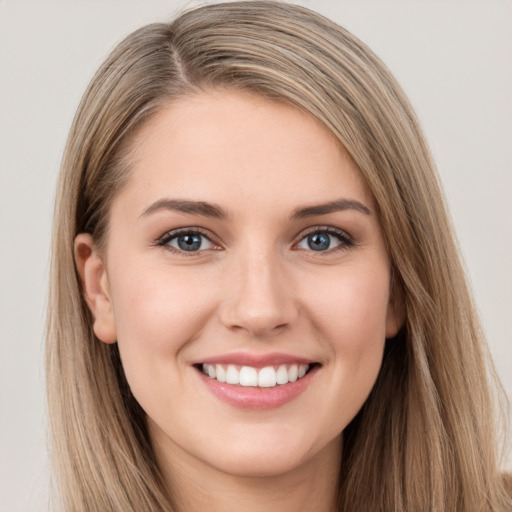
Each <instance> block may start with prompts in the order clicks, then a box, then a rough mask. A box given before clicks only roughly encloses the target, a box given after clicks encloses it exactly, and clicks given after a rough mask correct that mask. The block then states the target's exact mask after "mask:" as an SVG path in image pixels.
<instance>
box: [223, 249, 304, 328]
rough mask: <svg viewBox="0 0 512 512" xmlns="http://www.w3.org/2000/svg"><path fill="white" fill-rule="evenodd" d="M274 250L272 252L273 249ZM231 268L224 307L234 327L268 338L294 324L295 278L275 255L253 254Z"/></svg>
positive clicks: (225, 316)
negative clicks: (292, 279) (287, 274)
mask: <svg viewBox="0 0 512 512" xmlns="http://www.w3.org/2000/svg"><path fill="white" fill-rule="evenodd" d="M269 252H270V251H269ZM240 259H241V261H237V263H236V265H233V266H232V267H231V272H229V274H230V275H229V279H228V280H227V281H226V285H227V290H226V293H225V297H224V298H225V300H224V302H223V304H222V307H221V313H220V316H221V321H222V323H223V324H224V325H225V326H226V327H227V328H229V329H230V330H240V331H245V332H247V333H249V334H251V335H252V336H254V337H260V338H261V337H268V336H272V335H275V334H277V333H278V332H280V331H283V330H284V329H286V328H287V327H289V326H291V325H292V324H293V322H294V321H295V320H296V318H297V316H298V307H297V303H296V301H295V300H294V296H293V286H292V283H291V280H290V279H289V278H287V276H286V273H285V272H284V270H283V267H282V265H280V263H279V261H278V257H277V256H276V255H275V254H261V253H260V254H251V255H247V256H245V257H242V258H240Z"/></svg>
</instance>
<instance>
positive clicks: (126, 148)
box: [47, 1, 510, 511]
mask: <svg viewBox="0 0 512 512" xmlns="http://www.w3.org/2000/svg"><path fill="white" fill-rule="evenodd" d="M58 197H59V200H58V204H57V206H56V214H55V232H54V252H53V262H52V278H51V279H52V286H51V292H50V308H49V323H48V325H49V327H48V353H47V357H48V394H49V403H50V417H51V421H52V433H53V443H54V461H55V466H56V471H57V483H58V487H59V491H60V493H61V497H62V502H63V506H64V509H65V510H68V511H73V510H77V511H78V510H80V511H82V510H89V509H91V510H155V511H156V510H178V511H181V510H187V511H194V510H204V509H206V508H210V509H213V510H219V511H222V510H232V509H233V508H234V507H236V508H237V509H238V508H244V509H246V510H281V511H286V510H292V509H293V510H314V511H324V510H325V511H332V510H343V511H352V510H354V511H355V510H382V511H388V510H458V511H469V510H489V511H491V510H507V509H509V508H510V498H509V497H508V496H507V495H506V492H505V482H504V480H503V477H502V476H501V475H500V471H499V467H498V461H497V456H496V440H495V432H494V428H495V424H494V420H493V405H492V387H491V385H490V378H491V377H492V372H489V371H488V367H487V362H486V351H485V346H484V343H483V341H482V335H481V332H480V329H479V325H478V321H477V318H476V315H475V313H474V309H473V305H472V302H471V298H470V296H469V293H468V290H467V286H466V283H465V278H464V274H463V271H462V268H461V265H460V260H459V257H458V255H457V250H456V247H455V244H454V240H453V235H452V232H451V228H450V225H449V222H448V219H447V215H446V211H445V208H444V205H443V200H442V195H441V192H440V190H439V184H438V182H437V177H436V174H435V171H434V165H433V163H432V161H431V158H430V156H429V153H428V149H427V147H426V144H425V142H424V139H423V136H422V134H421V131H420V128H419V126H418V123H417V121H416V119H415V117H414V114H413V112H412V109H411V107H410V105H409V104H408V102H407V100H406V98H405V97H404V95H403V93H402V92H401V90H400V88H399V86H398V85H397V84H396V82H395V81H394V79H393V78H392V77H391V76H390V74H389V72H388V71H387V70H386V68H385V67H384V66H383V65H382V63H381V62H380V61H379V60H378V59H377V58H376V57H375V56H374V55H373V53H372V52H371V51H370V50H369V49H368V48H367V47H365V46H364V45H363V44H362V43H361V42H359V41H358V40H357V39H356V38H354V37H353V36H352V35H351V34H349V33H348V32H347V31H345V30H344V29H342V28H340V27H338V26H337V25H335V24H333V23H332V22H330V21H328V20H326V19H325V18H323V17H321V16H319V15H317V14H315V13H312V12H311V11H309V10H307V9H304V8H301V7H297V6H292V5H282V4H279V3H274V2H259V1H255V2H235V3H229V4H218V5H211V6H207V7H203V8H200V9H196V10H194V11H190V12H188V13H185V14H183V15H182V16H180V17H179V18H178V19H176V20H175V21H174V22H172V23H170V24H156V25H150V26H147V27H144V28H142V29H140V30H138V31H136V32H135V33H133V34H132V35H130V36H128V38H127V39H126V40H125V41H124V42H122V43H121V44H120V45H119V46H118V47H117V48H116V49H115V50H114V51H113V53H112V54H111V55H110V57H109V58H108V59H107V61H106V62H105V63H104V64H103V66H102V67H101V68H100V70H99V71H98V73H97V74H96V76H95V77H94V79H93V81H92V82H91V85H90V86H89V88H88V90H87V92H86V94H85V96H84V98H83V100H82V103H81V105H80V107H79V110H78V113H77V115H76V118H75V121H74V124H73V126H72V129H71V133H70V136H69V140H68V145H67V148H66V153H65V156H64V161H63V166H62V174H61V180H60V184H59V192H58Z"/></svg>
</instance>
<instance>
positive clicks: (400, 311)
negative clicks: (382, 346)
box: [386, 278, 405, 339]
mask: <svg viewBox="0 0 512 512" xmlns="http://www.w3.org/2000/svg"><path fill="white" fill-rule="evenodd" d="M404 322H405V305H404V300H403V296H402V293H401V290H400V287H399V286H398V285H397V284H396V282H394V279H393V278H392V282H391V290H390V292H389V302H388V309H387V312H386V339H389V338H394V337H395V336H396V335H397V334H398V331H399V330H400V329H401V328H402V326H403V325H404Z"/></svg>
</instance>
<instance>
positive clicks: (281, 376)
mask: <svg viewBox="0 0 512 512" xmlns="http://www.w3.org/2000/svg"><path fill="white" fill-rule="evenodd" d="M276 382H277V383H278V384H288V370H287V369H286V366H285V365H284V364H282V365H281V366H280V367H279V368H278V369H277V372H276Z"/></svg>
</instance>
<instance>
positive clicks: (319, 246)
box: [308, 233, 331, 251]
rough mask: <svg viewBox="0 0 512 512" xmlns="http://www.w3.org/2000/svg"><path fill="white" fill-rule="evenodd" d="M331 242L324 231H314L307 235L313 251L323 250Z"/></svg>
mask: <svg viewBox="0 0 512 512" xmlns="http://www.w3.org/2000/svg"><path fill="white" fill-rule="evenodd" d="M330 244H331V241H330V238H329V235H328V234H326V233H314V234H313V235H309V236H308V245H309V248H310V249H312V250H313V251H325V250H326V249H329V245H330Z"/></svg>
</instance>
